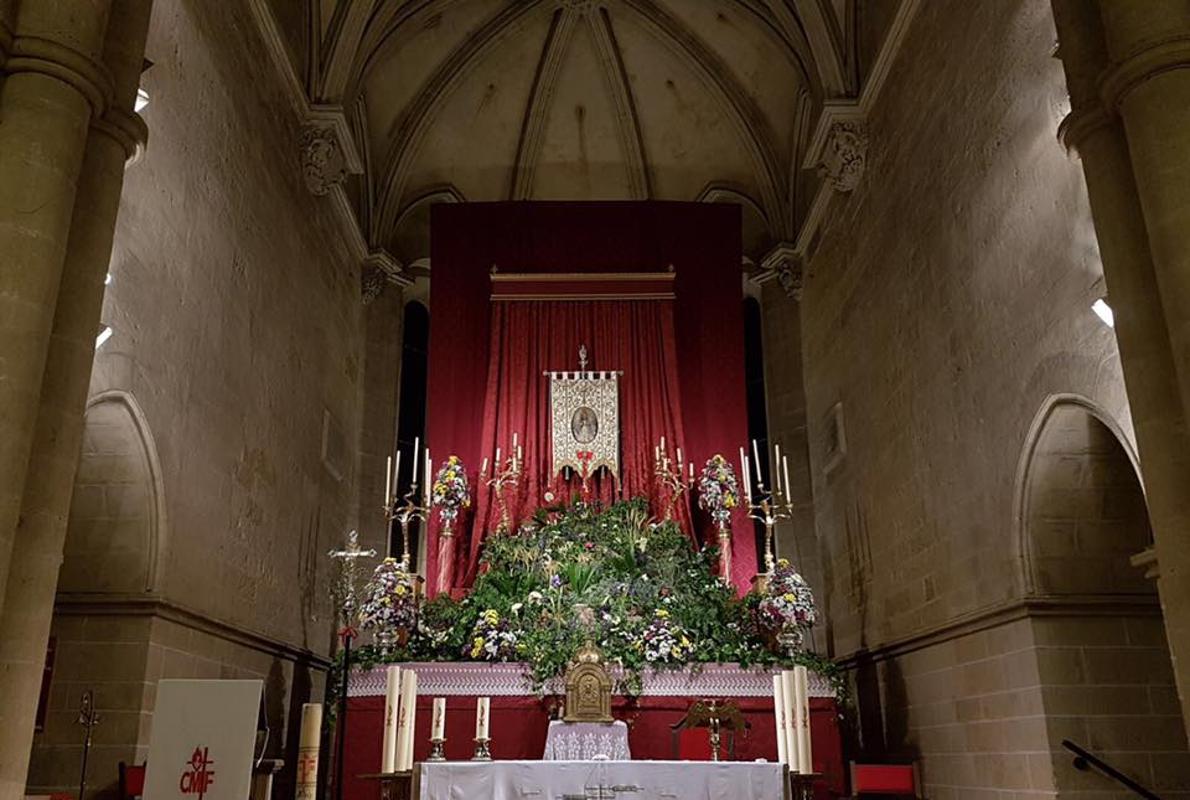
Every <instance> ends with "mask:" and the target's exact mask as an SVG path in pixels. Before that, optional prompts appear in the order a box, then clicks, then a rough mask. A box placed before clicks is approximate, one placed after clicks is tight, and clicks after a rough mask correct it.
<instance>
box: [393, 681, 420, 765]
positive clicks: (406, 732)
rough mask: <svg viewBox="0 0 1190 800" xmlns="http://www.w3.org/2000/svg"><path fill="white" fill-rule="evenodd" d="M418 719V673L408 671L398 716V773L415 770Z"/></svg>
mask: <svg viewBox="0 0 1190 800" xmlns="http://www.w3.org/2000/svg"><path fill="white" fill-rule="evenodd" d="M416 719H417V673H416V672H414V671H413V670H411V669H407V670H405V671H404V673H403V674H402V675H401V709H400V713H399V714H398V715H397V759H396V770H395V771H396V772H408V771H409V770H411V769H413V726H414V723H415V722H416Z"/></svg>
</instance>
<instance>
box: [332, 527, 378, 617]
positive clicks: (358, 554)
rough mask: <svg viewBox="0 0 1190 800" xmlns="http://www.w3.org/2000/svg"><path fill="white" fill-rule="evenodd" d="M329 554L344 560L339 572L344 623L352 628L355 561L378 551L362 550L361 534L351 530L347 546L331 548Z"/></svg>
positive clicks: (373, 554) (371, 556) (374, 554)
mask: <svg viewBox="0 0 1190 800" xmlns="http://www.w3.org/2000/svg"><path fill="white" fill-rule="evenodd" d="M327 555H328V556H330V557H331V558H337V559H340V560H341V561H342V562H343V567H342V571H341V572H340V573H339V587H340V590H341V591H342V593H343V606H342V609H343V624H344V625H345V626H347V627H348V628H350V627H351V618H352V615H353V614H354V613H355V576H356V573H355V561H356V559H357V558H375V557H376V551H375V550H361V549H360V546H359V534H358V533H357V532H356V531H351V532H350V533H348V534H347V546H346V547H344V548H343V549H342V550H331V551H330V552H329V553H327Z"/></svg>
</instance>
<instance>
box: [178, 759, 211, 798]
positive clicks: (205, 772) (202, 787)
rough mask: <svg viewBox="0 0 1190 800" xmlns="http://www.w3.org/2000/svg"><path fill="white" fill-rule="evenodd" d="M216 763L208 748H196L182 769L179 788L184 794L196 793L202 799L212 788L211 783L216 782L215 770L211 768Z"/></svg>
mask: <svg viewBox="0 0 1190 800" xmlns="http://www.w3.org/2000/svg"><path fill="white" fill-rule="evenodd" d="M214 763H215V761H214V760H213V759H212V758H211V757H210V755H209V753H208V752H207V748H205V747H196V748H194V755H192V756H190V761H189V762H188V763H187V764H186V768H185V769H183V770H182V778H181V780H179V781H178V789H180V790H181V792H182V794H196V795H198V800H202V799H203V796H204V795H205V794H206V793H207V791H208V790H210V788H211V784H213V783H214V782H215V770H213V769H211V766H212V765H213V764H214Z"/></svg>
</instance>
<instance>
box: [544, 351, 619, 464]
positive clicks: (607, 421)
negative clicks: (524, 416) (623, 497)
mask: <svg viewBox="0 0 1190 800" xmlns="http://www.w3.org/2000/svg"><path fill="white" fill-rule="evenodd" d="M547 374H548V375H549V379H550V419H551V425H550V433H551V440H552V441H551V444H552V446H553V447H552V453H553V464H552V474H554V475H557V474H558V473H560V472H561V471H562V470H563V469H565V468H567V467H569V468H570V469H572V470H574V471H575V472H576V473H578V474H579V475H580V476H581V477H583V478H586V477H590V476H591V475H594V474H595V472H596V471H597V470H599V468H600V467H603V468H606V469H607V470H608V471H609V472H610V473H611V474H612V475H613V476H614V477H615V478H616V479H617V480H619V478H620V373H618V372H587V371H581V372H550V373H547Z"/></svg>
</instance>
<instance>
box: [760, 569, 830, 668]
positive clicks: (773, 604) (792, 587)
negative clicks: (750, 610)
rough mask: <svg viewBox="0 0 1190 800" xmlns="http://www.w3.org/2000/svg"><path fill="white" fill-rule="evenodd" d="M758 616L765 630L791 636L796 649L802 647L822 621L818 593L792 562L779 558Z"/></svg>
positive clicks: (791, 642)
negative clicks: (809, 631)
mask: <svg viewBox="0 0 1190 800" xmlns="http://www.w3.org/2000/svg"><path fill="white" fill-rule="evenodd" d="M756 616H757V624H758V625H759V626H760V627H761V628H762V629H764V630H766V631H769V632H770V633H773V634H776V635H783V636H785V637H787V641H789V645H791V646H795V647H801V644H802V640H803V638H804V631H805V630H806V629H807V628H809V627H810V626H812V625H813V624H814V623H815V622H817V621H818V612H817V611H816V609H815V608H814V593H813V592H812V591H811V590H810V585H809V584H808V583H806V580H805V578H803V577H802V576H801V575H799V574H798V572H797V570H795V569H794V568H793V565H792V564H790V563H789V560H788V559H784V558H782V559H778V561H777V566H776V568H775V569H774V570H773V574H772V576H771V577H770V578H769V585H768V592H767V593H766V595H765V597H764V598H763V599H762V600H761V601H760V603H759V604H758V605H757V608H756ZM790 638H791V639H792V641H790Z"/></svg>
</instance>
